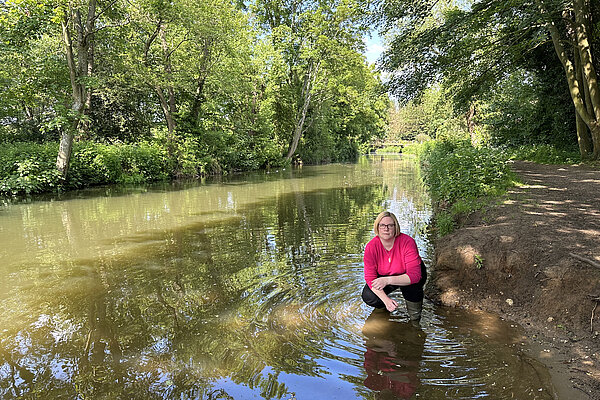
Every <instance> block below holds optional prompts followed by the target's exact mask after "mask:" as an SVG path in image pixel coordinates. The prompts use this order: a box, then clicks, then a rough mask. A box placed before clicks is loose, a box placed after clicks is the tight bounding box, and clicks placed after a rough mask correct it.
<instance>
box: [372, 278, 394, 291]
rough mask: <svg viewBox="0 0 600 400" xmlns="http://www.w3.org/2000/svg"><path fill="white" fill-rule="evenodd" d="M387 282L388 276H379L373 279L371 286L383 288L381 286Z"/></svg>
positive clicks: (388, 280)
mask: <svg viewBox="0 0 600 400" xmlns="http://www.w3.org/2000/svg"><path fill="white" fill-rule="evenodd" d="M389 284H390V277H389V276H380V277H379V278H377V279H373V282H371V286H372V288H373V289H377V290H383V288H384V287H386V286H387V285H389Z"/></svg>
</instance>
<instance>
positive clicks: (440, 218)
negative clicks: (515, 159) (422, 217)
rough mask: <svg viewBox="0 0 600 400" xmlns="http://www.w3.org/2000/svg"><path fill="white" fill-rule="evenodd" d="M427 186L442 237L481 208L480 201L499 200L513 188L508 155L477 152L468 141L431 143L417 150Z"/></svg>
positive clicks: (493, 150)
mask: <svg viewBox="0 0 600 400" xmlns="http://www.w3.org/2000/svg"><path fill="white" fill-rule="evenodd" d="M417 155H418V157H419V160H420V162H421V165H422V169H423V176H424V178H423V179H424V181H425V184H426V185H427V187H428V190H429V192H430V194H431V198H432V200H433V202H434V206H435V209H436V221H437V223H436V227H437V229H438V233H439V234H440V235H444V234H447V233H449V232H451V231H452V229H453V227H454V226H455V221H456V220H457V219H458V217H459V216H460V215H465V214H468V213H470V212H471V211H473V210H474V209H477V208H479V207H481V206H482V204H483V203H482V201H481V198H483V197H487V196H498V195H500V194H502V193H504V192H505V191H506V189H507V188H508V187H510V186H512V185H513V184H514V180H515V176H514V173H512V171H511V170H510V168H509V167H508V157H507V155H506V154H505V153H503V152H501V151H499V150H495V149H489V148H475V147H473V146H471V144H470V142H468V141H431V142H426V143H424V144H423V145H421V146H420V147H418V149H417Z"/></svg>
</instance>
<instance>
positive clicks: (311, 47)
mask: <svg viewBox="0 0 600 400" xmlns="http://www.w3.org/2000/svg"><path fill="white" fill-rule="evenodd" d="M255 9H256V13H257V15H258V18H259V21H260V22H261V23H262V24H263V26H265V27H266V28H267V29H268V31H269V32H270V34H271V38H272V41H273V46H274V47H275V48H276V49H277V50H278V51H279V55H280V57H279V58H278V60H276V61H277V63H276V64H275V65H274V74H275V79H276V82H277V83H276V85H277V86H278V88H277V90H276V92H275V95H276V96H277V97H278V100H277V102H276V110H275V115H276V117H275V118H276V119H277V123H276V125H277V126H278V128H279V134H280V135H281V136H283V137H285V138H286V139H287V141H288V146H287V152H286V154H285V158H286V159H287V160H290V159H291V158H292V157H293V156H294V155H295V154H296V150H297V148H298V145H299V143H300V139H301V138H302V136H303V135H304V134H305V133H306V132H307V130H308V129H310V127H311V126H312V124H313V123H314V122H315V121H316V120H317V118H318V117H319V113H318V110H319V108H320V107H321V106H322V105H323V103H324V101H326V99H327V96H328V94H330V93H328V91H327V86H328V82H329V80H330V79H332V78H333V76H334V75H335V71H334V70H333V69H328V66H333V65H338V66H339V64H340V63H341V64H343V63H344V60H346V59H347V58H346V57H347V56H348V54H347V53H346V51H347V50H354V52H356V51H357V50H358V49H360V48H361V46H362V38H361V35H362V33H363V32H364V30H365V25H364V21H363V20H362V18H363V16H364V14H365V6H364V5H363V4H361V3H360V2H355V1H338V0H331V1H322V2H313V1H301V0H273V1H271V0H258V1H256V3H255Z"/></svg>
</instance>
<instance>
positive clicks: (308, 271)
mask: <svg viewBox="0 0 600 400" xmlns="http://www.w3.org/2000/svg"><path fill="white" fill-rule="evenodd" d="M384 209H388V210H391V211H393V212H394V213H396V215H397V216H398V219H399V222H400V225H401V229H402V231H403V232H405V233H407V234H409V235H411V236H413V237H415V239H416V241H417V244H418V246H419V250H420V252H421V255H422V256H423V258H424V259H425V260H426V263H427V264H428V265H429V264H430V261H429V258H430V253H431V251H430V248H429V242H428V239H427V224H428V222H429V219H430V217H431V208H430V203H429V199H428V197H427V194H426V192H425V190H424V188H423V185H422V183H421V180H420V178H419V170H418V168H417V166H416V165H415V163H414V161H413V160H411V159H409V158H403V157H401V156H385V157H382V156H369V157H363V158H361V159H360V160H359V161H358V162H357V163H355V164H332V165H325V166H304V167H299V168H287V169H279V170H271V171H266V172H255V173H248V174H242V175H232V176H226V177H221V178H214V179H207V180H204V181H202V182H187V183H185V182H179V183H161V184H154V185H144V186H128V187H119V186H116V187H104V188H95V189H90V190H84V191H78V192H72V193H68V194H65V195H62V196H61V197H59V198H45V199H44V198H38V199H34V200H31V201H27V202H21V203H14V204H7V205H4V206H2V207H1V208H0V243H2V247H1V249H0V398H2V399H285V400H289V399H297V400H300V399H303V400H304V399H306V400H312V399H340V400H341V399H344V400H346V399H405V398H423V399H475V398H489V399H513V398H515V399H553V398H555V391H554V388H553V386H552V382H551V381H550V379H549V374H548V372H547V371H546V370H545V368H544V367H542V366H541V364H539V363H538V362H537V361H536V360H534V359H531V358H530V357H528V356H526V355H525V354H526V353H525V352H524V351H523V344H522V343H523V341H524V339H523V336H522V334H521V333H520V329H519V328H518V327H516V326H513V325H511V324H509V323H506V322H504V321H502V320H500V319H499V318H497V317H494V316H491V315H487V314H482V313H467V312H465V311H461V310H449V309H445V308H439V307H436V306H434V305H433V304H431V303H430V302H428V301H425V305H424V315H423V320H422V323H421V328H420V329H418V328H415V327H413V326H412V325H411V324H410V323H408V321H407V315H406V312H405V310H404V303H403V300H402V298H401V295H399V294H398V295H397V296H396V298H397V299H398V301H399V303H400V308H399V309H398V310H397V311H396V312H394V313H392V314H391V315H386V314H385V313H377V312H375V313H373V312H372V310H371V309H370V308H369V307H367V306H366V305H364V304H363V303H362V301H361V300H360V291H361V289H362V286H363V285H364V280H363V276H362V251H363V249H364V245H365V243H366V242H367V241H368V240H369V239H370V238H372V237H373V225H372V223H373V219H374V217H375V216H376V215H377V214H378V213H379V212H380V211H382V210H384Z"/></svg>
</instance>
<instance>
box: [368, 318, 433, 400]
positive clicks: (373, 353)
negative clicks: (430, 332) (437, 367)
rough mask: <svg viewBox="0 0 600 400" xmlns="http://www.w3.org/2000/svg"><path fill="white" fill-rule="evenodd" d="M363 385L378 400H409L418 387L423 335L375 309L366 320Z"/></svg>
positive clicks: (421, 332) (418, 330)
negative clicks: (372, 392)
mask: <svg viewBox="0 0 600 400" xmlns="http://www.w3.org/2000/svg"><path fill="white" fill-rule="evenodd" d="M363 334H364V335H365V337H366V340H365V346H366V348H367V350H366V352H365V361H364V367H365V372H366V374H367V377H366V379H365V381H364V385H365V386H366V387H367V388H369V389H371V390H374V391H375V392H376V398H378V399H408V398H410V397H412V396H413V394H414V393H415V392H416V390H417V388H418V386H419V378H418V372H419V366H420V363H421V360H422V358H423V350H424V347H425V339H426V335H425V332H423V331H422V330H421V329H419V328H415V327H414V326H413V325H411V324H410V323H403V322H399V321H394V320H390V314H389V313H388V312H387V311H384V310H374V311H373V312H372V313H371V315H369V317H368V318H367V320H366V321H365V325H364V327H363Z"/></svg>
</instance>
